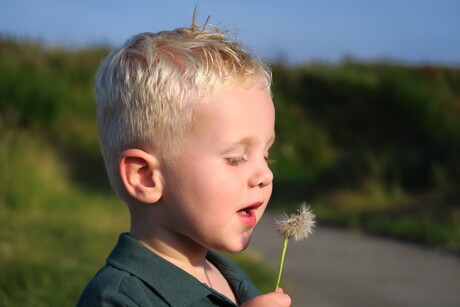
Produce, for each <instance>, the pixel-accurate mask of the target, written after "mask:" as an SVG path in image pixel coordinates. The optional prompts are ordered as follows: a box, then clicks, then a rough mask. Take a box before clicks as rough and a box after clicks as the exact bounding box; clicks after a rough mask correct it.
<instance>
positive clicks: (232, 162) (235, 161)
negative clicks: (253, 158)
mask: <svg viewBox="0 0 460 307" xmlns="http://www.w3.org/2000/svg"><path fill="white" fill-rule="evenodd" d="M264 159H265V162H267V164H271V163H275V162H276V161H275V160H272V159H270V158H269V157H265V158H264ZM226 160H227V163H228V164H229V165H230V166H238V165H240V164H242V163H244V162H246V158H244V157H236V158H227V159H226Z"/></svg>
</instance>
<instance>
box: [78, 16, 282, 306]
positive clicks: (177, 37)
mask: <svg viewBox="0 0 460 307" xmlns="http://www.w3.org/2000/svg"><path fill="white" fill-rule="evenodd" d="M270 83H271V73H270V71H269V69H268V68H267V67H266V66H265V65H264V64H263V63H262V62H261V61H260V60H258V59H257V58H256V57H254V56H252V55H251V54H249V53H247V52H246V51H245V50H244V49H243V47H242V46H241V45H240V44H239V43H237V42H235V41H232V40H230V39H229V38H228V37H227V35H226V33H225V32H224V31H222V30H221V29H218V28H210V27H207V26H206V25H205V26H203V27H198V26H197V25H196V24H195V21H193V23H192V26H191V27H190V28H179V29H176V30H173V31H163V32H159V33H156V34H152V33H141V34H139V35H136V36H134V37H133V38H131V39H130V40H128V41H127V42H126V43H125V45H124V46H122V47H121V48H120V49H118V50H115V51H113V52H112V53H111V54H110V55H109V56H108V57H107V58H106V59H105V61H104V62H103V64H102V65H101V67H100V69H99V71H98V74H97V79H96V94H95V95H96V105H97V118H98V123H99V133H100V141H101V148H102V154H103V157H104V161H105V164H106V168H107V172H108V175H109V179H110V182H111V184H112V186H113V188H114V190H115V191H116V193H117V194H118V196H119V197H120V198H121V199H122V200H123V201H124V202H125V203H126V204H127V206H128V208H129V211H130V215H131V228H130V232H129V233H126V234H121V235H120V238H119V241H118V243H117V245H116V247H115V248H114V250H113V251H112V253H111V254H110V256H109V257H108V259H107V264H106V265H105V266H104V267H103V268H102V269H101V270H100V271H99V272H98V273H97V274H96V276H95V277H94V278H93V280H92V281H91V282H90V283H89V284H88V286H87V287H86V288H85V290H84V292H83V294H82V295H81V297H80V300H79V302H78V306H156V307H157V306H236V305H239V306H246V307H250V306H264V307H267V306H289V305H290V298H289V296H288V295H286V294H284V293H282V291H280V292H272V293H268V294H264V295H261V294H260V293H259V292H258V290H257V289H256V288H255V286H254V285H253V283H252V282H251V281H250V279H249V278H248V277H247V276H246V275H245V274H244V273H243V272H242V271H241V269H240V268H238V266H236V265H235V264H234V263H232V262H231V261H229V260H228V259H226V258H224V257H222V256H220V255H218V254H217V253H215V252H213V251H212V250H217V251H225V252H230V253H234V252H240V251H242V250H244V249H245V248H246V247H247V246H248V244H249V241H250V239H251V234H252V230H253V228H254V226H255V225H256V224H257V222H258V221H259V220H260V218H261V217H262V214H263V212H264V210H265V208H266V206H267V202H268V200H269V198H270V196H271V191H272V180H273V175H272V172H271V171H270V169H269V167H268V163H269V162H270V161H269V158H268V151H269V149H270V146H271V145H272V144H273V141H274V138H275V133H274V120H275V113H274V107H273V102H272V99H271V94H270V89H269V87H270Z"/></svg>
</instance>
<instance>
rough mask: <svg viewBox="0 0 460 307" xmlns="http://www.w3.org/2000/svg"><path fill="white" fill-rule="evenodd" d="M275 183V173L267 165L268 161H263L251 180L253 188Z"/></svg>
mask: <svg viewBox="0 0 460 307" xmlns="http://www.w3.org/2000/svg"><path fill="white" fill-rule="evenodd" d="M272 181H273V172H272V171H271V170H270V168H269V167H268V165H267V162H266V161H263V162H262V163H260V164H259V165H258V167H257V168H256V169H255V170H254V173H253V174H252V176H251V178H250V185H251V187H257V186H258V187H261V188H263V187H265V186H267V185H269V184H271V183H272Z"/></svg>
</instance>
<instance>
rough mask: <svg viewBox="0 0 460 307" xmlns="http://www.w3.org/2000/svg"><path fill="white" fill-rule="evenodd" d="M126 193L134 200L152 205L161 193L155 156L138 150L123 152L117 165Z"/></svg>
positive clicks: (160, 178)
mask: <svg viewBox="0 0 460 307" xmlns="http://www.w3.org/2000/svg"><path fill="white" fill-rule="evenodd" d="M118 167H119V171H120V176H121V180H122V181H123V184H124V186H125V189H126V191H127V192H128V193H129V195H131V196H132V197H133V198H134V199H136V200H138V201H141V202H143V203H148V204H153V203H156V202H158V201H159V200H160V198H161V195H162V192H163V184H162V177H161V172H160V163H159V160H158V159H157V157H156V156H155V155H152V154H149V153H147V152H145V151H143V150H140V149H128V150H125V151H124V152H123V153H122V154H121V156H120V161H119V164H118Z"/></svg>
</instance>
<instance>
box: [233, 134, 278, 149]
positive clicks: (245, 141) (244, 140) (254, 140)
mask: <svg viewBox="0 0 460 307" xmlns="http://www.w3.org/2000/svg"><path fill="white" fill-rule="evenodd" d="M257 142H258V140H257V138H256V137H254V136H248V137H245V138H242V139H241V140H239V141H237V142H234V143H233V144H234V145H251V144H254V143H257ZM274 142H275V135H273V136H272V137H271V138H270V139H269V140H268V142H267V144H268V145H269V146H271V145H273V143H274Z"/></svg>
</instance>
